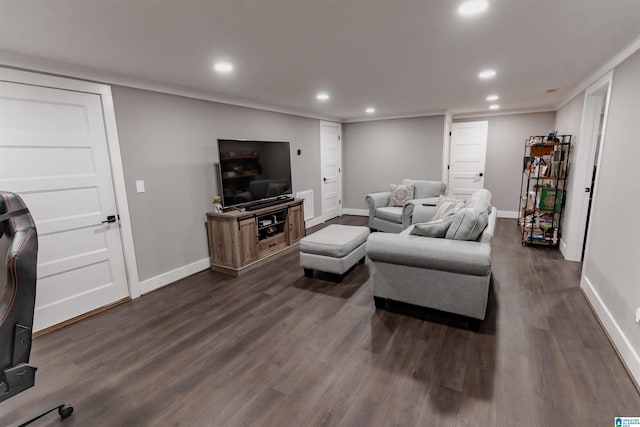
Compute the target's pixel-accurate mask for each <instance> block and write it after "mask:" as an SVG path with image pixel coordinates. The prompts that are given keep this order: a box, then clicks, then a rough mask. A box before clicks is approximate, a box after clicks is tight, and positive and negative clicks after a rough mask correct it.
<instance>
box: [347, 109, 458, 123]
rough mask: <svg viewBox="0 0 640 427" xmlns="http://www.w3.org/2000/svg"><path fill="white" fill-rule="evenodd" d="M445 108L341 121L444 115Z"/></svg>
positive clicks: (372, 120)
mask: <svg viewBox="0 0 640 427" xmlns="http://www.w3.org/2000/svg"><path fill="white" fill-rule="evenodd" d="M446 113H447V110H435V111H424V112H417V113H410V114H392V115H388V116H375V117H371V116H367V117H355V118H352V119H343V120H342V123H360V122H376V121H379V120H395V119H413V118H416V117H429V116H444V115H445V114H446Z"/></svg>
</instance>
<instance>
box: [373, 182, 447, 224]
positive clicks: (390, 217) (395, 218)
mask: <svg viewBox="0 0 640 427" xmlns="http://www.w3.org/2000/svg"><path fill="white" fill-rule="evenodd" d="M402 183H403V184H413V186H414V189H415V194H414V197H415V198H414V199H413V200H411V201H409V203H407V204H406V205H405V206H402V207H398V206H389V200H390V196H391V193H390V192H388V191H381V192H377V193H370V194H367V196H366V197H365V200H366V201H367V204H368V206H369V228H370V229H372V230H377V231H384V232H386V233H399V232H401V231H402V230H404V229H406V228H407V227H409V225H411V217H412V214H413V210H414V208H415V207H416V206H425V207H426V208H427V210H428V211H430V212H431V211H433V210H434V209H435V205H436V203H437V202H438V197H439V196H441V195H443V194H444V193H445V190H446V189H447V186H446V184H445V183H444V182H442V181H425V180H414V179H403V180H402Z"/></svg>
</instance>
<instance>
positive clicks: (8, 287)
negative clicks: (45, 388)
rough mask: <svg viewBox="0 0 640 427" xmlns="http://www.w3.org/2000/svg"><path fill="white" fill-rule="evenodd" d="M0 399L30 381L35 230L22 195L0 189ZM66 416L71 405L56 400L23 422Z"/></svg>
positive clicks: (32, 374) (32, 370)
mask: <svg viewBox="0 0 640 427" xmlns="http://www.w3.org/2000/svg"><path fill="white" fill-rule="evenodd" d="M0 241H2V244H0V260H1V261H2V265H0V269H1V270H0V278H1V279H2V280H0V402H2V401H4V400H7V399H9V398H11V397H13V396H15V395H16V394H19V393H21V392H23V391H25V390H27V389H28V388H31V387H33V386H34V384H35V374H36V369H37V368H35V367H34V366H31V365H29V355H30V353H31V328H32V326H33V312H34V308H35V300H36V266H37V259H38V233H37V231H36V226H35V223H34V221H33V218H32V217H31V214H30V213H29V210H28V209H27V207H26V205H25V203H24V201H23V200H22V199H21V198H20V196H18V195H17V194H14V193H9V192H3V191H0ZM56 409H57V410H58V414H59V415H60V418H62V419H65V418H67V417H69V416H70V415H71V414H72V413H73V407H71V406H68V405H67V404H60V405H58V406H56V407H54V408H53V409H50V410H48V411H46V412H44V413H42V414H40V415H38V416H36V417H34V418H32V419H30V420H28V421H26V422H23V423H22V424H20V425H19V427H22V426H26V425H28V424H31V423H32V422H33V421H35V420H37V419H39V418H41V417H43V416H44V415H46V414H48V413H50V412H51V411H54V410H56Z"/></svg>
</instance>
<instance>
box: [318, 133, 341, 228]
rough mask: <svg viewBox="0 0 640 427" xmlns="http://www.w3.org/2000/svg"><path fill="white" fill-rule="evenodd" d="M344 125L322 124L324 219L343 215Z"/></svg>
mask: <svg viewBox="0 0 640 427" xmlns="http://www.w3.org/2000/svg"><path fill="white" fill-rule="evenodd" d="M341 139H342V125H340V124H339V123H333V122H324V121H323V122H320V161H321V163H322V165H321V167H322V219H323V221H328V220H330V219H332V218H335V217H337V216H340V215H342V200H341V199H342V194H341V193H342V174H341V167H342V166H341V163H342V141H341Z"/></svg>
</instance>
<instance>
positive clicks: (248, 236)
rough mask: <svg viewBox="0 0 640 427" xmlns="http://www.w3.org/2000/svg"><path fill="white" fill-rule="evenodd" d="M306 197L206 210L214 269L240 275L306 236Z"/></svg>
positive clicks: (212, 267) (212, 266)
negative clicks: (252, 207)
mask: <svg viewBox="0 0 640 427" xmlns="http://www.w3.org/2000/svg"><path fill="white" fill-rule="evenodd" d="M302 203H303V199H295V200H293V201H291V202H285V203H282V204H279V205H276V206H269V207H266V208H261V209H256V210H254V211H246V210H244V209H238V210H233V211H229V212H207V223H208V230H209V252H210V254H211V269H212V270H213V271H219V272H221V273H226V274H231V275H233V276H238V275H240V274H242V273H244V272H246V271H248V270H250V269H252V268H253V267H256V266H257V265H259V264H260V261H262V260H263V259H265V258H268V257H270V256H272V255H275V254H277V253H279V252H282V251H283V250H285V249H287V248H289V247H291V246H293V245H296V244H297V243H298V242H299V241H300V239H301V238H302V237H304V235H305V227H304V218H303V209H302Z"/></svg>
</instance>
